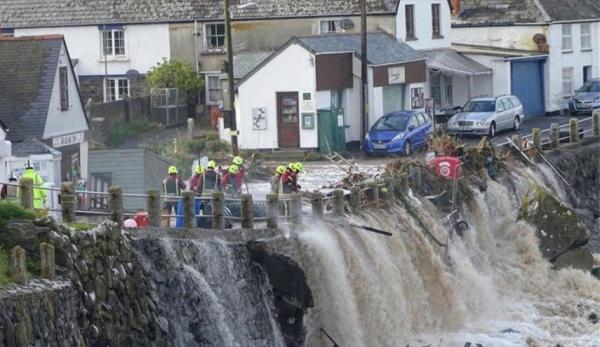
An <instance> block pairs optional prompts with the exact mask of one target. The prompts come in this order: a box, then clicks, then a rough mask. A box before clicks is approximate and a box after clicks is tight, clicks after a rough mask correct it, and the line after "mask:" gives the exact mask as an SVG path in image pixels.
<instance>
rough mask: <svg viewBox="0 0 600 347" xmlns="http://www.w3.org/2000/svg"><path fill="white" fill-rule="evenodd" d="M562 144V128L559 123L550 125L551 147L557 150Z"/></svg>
mask: <svg viewBox="0 0 600 347" xmlns="http://www.w3.org/2000/svg"><path fill="white" fill-rule="evenodd" d="M559 143H560V128H559V127H558V123H552V124H550V147H552V148H557V147H558V146H559Z"/></svg>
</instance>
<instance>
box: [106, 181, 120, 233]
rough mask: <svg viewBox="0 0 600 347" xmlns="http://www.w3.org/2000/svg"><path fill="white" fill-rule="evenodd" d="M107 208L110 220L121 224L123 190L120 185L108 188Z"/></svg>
mask: <svg viewBox="0 0 600 347" xmlns="http://www.w3.org/2000/svg"><path fill="white" fill-rule="evenodd" d="M108 208H109V210H110V220H112V221H113V222H115V223H118V224H119V226H123V219H124V218H123V190H122V189H121V187H116V186H112V187H110V188H108Z"/></svg>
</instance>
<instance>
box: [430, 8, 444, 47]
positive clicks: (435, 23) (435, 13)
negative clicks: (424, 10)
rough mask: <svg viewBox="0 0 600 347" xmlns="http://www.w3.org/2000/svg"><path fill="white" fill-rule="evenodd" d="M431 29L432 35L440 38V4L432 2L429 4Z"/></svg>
mask: <svg viewBox="0 0 600 347" xmlns="http://www.w3.org/2000/svg"><path fill="white" fill-rule="evenodd" d="M431 21H432V22H431V25H432V26H431V29H432V32H433V35H432V37H433V38H434V39H435V38H441V37H442V34H441V32H440V4H432V5H431Z"/></svg>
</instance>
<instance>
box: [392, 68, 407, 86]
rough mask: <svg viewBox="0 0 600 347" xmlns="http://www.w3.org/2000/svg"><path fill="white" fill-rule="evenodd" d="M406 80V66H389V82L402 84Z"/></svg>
mask: <svg viewBox="0 0 600 347" xmlns="http://www.w3.org/2000/svg"><path fill="white" fill-rule="evenodd" d="M405 81H406V77H405V73H404V66H392V67H389V68H388V84H400V83H404V82H405Z"/></svg>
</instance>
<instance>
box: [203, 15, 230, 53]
mask: <svg viewBox="0 0 600 347" xmlns="http://www.w3.org/2000/svg"><path fill="white" fill-rule="evenodd" d="M219 25H222V26H223V34H222V35H220V34H219V33H218V29H217V34H214V33H211V34H210V35H209V27H210V28H217V27H218V26H219ZM210 30H211V31H212V30H213V29H210ZM213 37H216V38H217V43H218V40H219V38H220V37H222V38H223V45H221V46H218V47H213V46H212V45H211V44H210V42H211V38H213ZM226 50H227V35H226V29H225V22H210V23H204V51H205V52H219V53H221V52H225V51H226Z"/></svg>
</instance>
